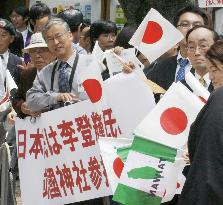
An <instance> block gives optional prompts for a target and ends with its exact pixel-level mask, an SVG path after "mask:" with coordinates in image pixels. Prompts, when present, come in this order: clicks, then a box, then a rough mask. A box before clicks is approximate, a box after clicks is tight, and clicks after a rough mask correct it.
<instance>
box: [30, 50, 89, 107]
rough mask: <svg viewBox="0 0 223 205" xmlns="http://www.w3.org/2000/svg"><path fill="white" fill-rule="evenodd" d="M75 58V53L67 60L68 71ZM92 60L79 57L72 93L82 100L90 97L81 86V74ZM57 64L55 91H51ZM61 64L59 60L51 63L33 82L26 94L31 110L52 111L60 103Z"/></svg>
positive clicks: (82, 56)
mask: <svg viewBox="0 0 223 205" xmlns="http://www.w3.org/2000/svg"><path fill="white" fill-rule="evenodd" d="M75 57H76V54H75V53H73V55H72V56H71V57H70V58H69V59H68V60H67V63H68V64H69V66H70V68H69V67H68V69H72V67H73V63H74V59H75ZM92 60H93V57H92V56H90V55H79V60H78V63H77V68H76V71H75V74H74V79H73V84H72V89H71V92H72V93H73V94H75V95H76V96H77V97H78V98H79V99H80V100H85V99H88V97H87V94H86V92H85V91H84V89H83V87H82V86H81V81H80V79H79V74H80V72H81V70H83V69H84V68H85V67H86V66H88V65H89V63H90V62H92ZM56 63H57V68H56V70H55V76H54V84H53V90H51V76H52V71H53V68H54V66H55V64H56ZM59 64H60V61H58V60H56V61H54V62H52V63H50V64H49V65H47V66H46V67H45V68H43V69H42V70H41V71H40V73H38V75H37V76H36V79H35V80H34V82H33V87H32V88H31V89H30V90H28V91H27V93H26V102H27V104H28V106H29V108H30V109H31V110H33V111H41V110H44V109H51V108H52V107H53V106H54V105H56V104H57V103H58V102H57V97H58V95H59V86H58V78H59V70H58V67H59Z"/></svg>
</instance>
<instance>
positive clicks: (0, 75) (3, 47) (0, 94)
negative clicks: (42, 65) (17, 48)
mask: <svg viewBox="0 0 223 205" xmlns="http://www.w3.org/2000/svg"><path fill="white" fill-rule="evenodd" d="M15 34H16V31H15V28H14V26H13V25H12V23H10V22H9V21H8V20H6V19H2V18H0V102H1V101H2V99H3V98H4V97H5V95H6V70H7V69H8V70H9V72H10V74H11V75H12V77H13V79H14V80H15V82H16V83H17V84H18V82H19V80H20V69H19V68H18V67H17V65H19V64H20V65H21V64H22V60H21V59H20V58H19V57H18V56H16V55H14V54H12V53H11V52H10V51H9V45H10V44H11V43H12V42H13V41H14V36H15ZM9 112H11V108H10V109H7V110H5V111H4V112H0V118H1V121H0V134H1V136H0V144H1V143H2V142H4V140H5V135H6V131H5V128H4V127H3V123H4V122H5V121H7V120H9V121H11V120H14V115H13V112H11V114H8V113H9Z"/></svg>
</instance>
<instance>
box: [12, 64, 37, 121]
mask: <svg viewBox="0 0 223 205" xmlns="http://www.w3.org/2000/svg"><path fill="white" fill-rule="evenodd" d="M36 73H37V70H36V68H30V69H28V70H24V71H22V73H21V80H20V82H19V85H18V90H17V92H16V95H15V96H14V98H13V100H12V106H13V108H14V109H15V111H16V113H17V115H18V117H20V118H24V117H26V115H25V114H24V113H22V111H21V105H22V103H23V102H25V101H26V92H27V91H28V90H29V89H30V88H31V87H32V86H33V81H34V80H35V77H36Z"/></svg>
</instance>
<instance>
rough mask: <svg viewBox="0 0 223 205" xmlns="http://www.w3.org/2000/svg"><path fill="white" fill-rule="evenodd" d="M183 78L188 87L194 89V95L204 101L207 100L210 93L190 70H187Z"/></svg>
mask: <svg viewBox="0 0 223 205" xmlns="http://www.w3.org/2000/svg"><path fill="white" fill-rule="evenodd" d="M185 80H186V82H187V84H188V85H189V86H190V88H191V89H192V90H193V91H194V93H195V95H197V96H199V97H201V98H202V99H204V100H205V101H207V100H208V98H209V96H210V93H209V92H208V90H207V89H205V87H204V86H202V84H201V83H200V82H199V81H198V80H197V79H196V78H195V77H194V75H193V74H192V73H191V72H188V73H187V74H186V76H185Z"/></svg>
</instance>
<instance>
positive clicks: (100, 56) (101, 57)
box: [92, 41, 106, 72]
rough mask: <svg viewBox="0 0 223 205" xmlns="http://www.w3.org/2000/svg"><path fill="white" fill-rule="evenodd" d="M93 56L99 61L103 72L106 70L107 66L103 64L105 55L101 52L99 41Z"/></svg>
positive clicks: (96, 43)
mask: <svg viewBox="0 0 223 205" xmlns="http://www.w3.org/2000/svg"><path fill="white" fill-rule="evenodd" d="M92 55H93V56H94V57H95V58H96V59H97V61H98V63H99V64H100V70H101V72H103V71H104V70H106V67H105V65H104V64H103V63H102V62H103V60H104V58H105V53H104V52H103V51H102V50H101V47H100V46H99V44H98V41H96V42H95V45H94V48H93V51H92Z"/></svg>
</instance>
